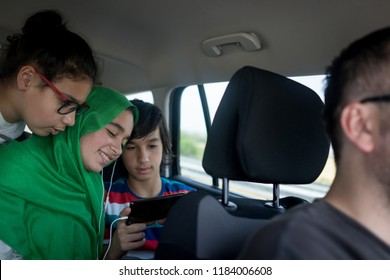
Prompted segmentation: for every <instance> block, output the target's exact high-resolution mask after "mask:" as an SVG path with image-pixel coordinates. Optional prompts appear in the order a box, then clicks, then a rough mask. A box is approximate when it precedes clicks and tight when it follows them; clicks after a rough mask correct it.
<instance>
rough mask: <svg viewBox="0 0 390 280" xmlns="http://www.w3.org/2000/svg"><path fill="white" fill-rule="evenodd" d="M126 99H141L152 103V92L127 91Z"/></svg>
mask: <svg viewBox="0 0 390 280" xmlns="http://www.w3.org/2000/svg"><path fill="white" fill-rule="evenodd" d="M126 97H127V99H129V100H132V99H141V100H143V101H145V102H149V103H152V104H154V99H153V94H152V92H151V91H142V92H137V93H128V94H126Z"/></svg>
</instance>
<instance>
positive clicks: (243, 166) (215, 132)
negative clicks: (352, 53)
mask: <svg viewBox="0 0 390 280" xmlns="http://www.w3.org/2000/svg"><path fill="white" fill-rule="evenodd" d="M322 110H323V102H322V101H321V99H320V97H319V96H318V95H317V94H316V93H315V92H314V91H313V90H311V89H309V88H308V87H306V86H304V85H302V84H300V83H298V82H295V81H293V80H291V79H289V78H287V77H284V76H282V75H279V74H276V73H272V72H269V71H266V70H262V69H257V68H254V67H250V66H246V67H244V68H242V69H240V70H238V71H237V72H236V73H235V74H234V75H233V77H232V78H231V80H230V82H229V84H228V87H227V88H226V91H225V93H224V96H223V98H222V100H221V103H220V104H219V107H218V109H217V112H216V114H215V117H214V120H213V123H212V125H211V129H210V131H209V134H208V139H207V143H206V148H205V152H204V156H203V167H204V169H205V171H206V172H207V173H208V174H209V175H211V176H212V177H214V178H219V179H222V180H223V186H222V187H223V194H222V197H221V205H222V206H223V207H219V206H220V205H218V203H219V202H218V201H217V200H216V199H214V200H212V197H209V198H207V201H208V203H203V202H204V201H205V199H206V198H204V197H202V196H200V195H199V196H198V195H196V194H191V196H189V197H188V199H187V200H185V198H182V200H183V201H182V203H180V204H179V203H177V205H174V206H173V208H172V209H171V212H170V213H169V215H168V217H167V221H166V224H165V227H164V231H163V232H162V236H161V238H160V241H159V246H158V248H157V251H156V258H157V259H177V258H181V257H185V258H190V259H191V258H193V259H198V258H202V259H213V258H216V259H226V258H234V257H235V255H236V254H238V252H239V251H238V250H237V251H236V250H235V249H234V250H233V249H232V251H230V252H229V253H226V252H224V251H223V250H222V248H223V247H224V246H232V247H233V248H238V247H240V246H241V245H242V244H243V243H244V241H245V238H246V237H247V236H249V235H250V234H251V233H252V231H253V230H254V228H255V226H256V225H257V226H259V225H261V224H262V223H264V221H265V220H264V219H249V220H248V218H247V217H249V216H250V213H248V215H245V213H244V215H242V213H241V217H235V218H234V219H233V217H232V216H233V215H232V214H233V212H235V211H237V205H235V204H234V203H232V202H231V201H230V200H229V181H230V180H238V181H249V182H258V183H270V184H273V190H274V191H273V199H272V201H265V202H264V203H265V206H266V207H268V208H269V209H273V210H275V212H278V213H281V212H283V211H285V210H286V209H288V208H291V207H293V206H295V205H296V204H299V203H302V202H305V201H304V200H303V199H300V198H299V197H285V198H282V199H281V198H280V196H279V186H280V184H306V183H311V182H313V181H314V180H315V179H316V178H317V177H318V176H319V174H320V173H321V171H322V169H323V167H324V165H325V163H326V160H327V156H328V153H329V146H330V143H329V140H328V138H327V136H326V133H325V129H324V127H323V123H322ZM218 207H219V208H218ZM238 207H239V206H238ZM214 208H215V209H214ZM216 209H219V210H216ZM221 209H222V210H223V211H222V210H221ZM238 210H239V209H238ZM213 211H216V212H215V213H218V215H215V213H213ZM217 211H218V212H217ZM240 219H241V221H242V224H240V223H241V222H240ZM225 222H226V224H230V223H231V224H235V226H229V227H222V226H220V225H221V224H225ZM215 225H219V228H221V230H218V227H217V228H216V227H215ZM237 228H238V229H240V231H241V232H240V234H237V232H236V230H237ZM243 233H244V234H243ZM215 234H217V235H218V236H219V238H215V237H214V235H215ZM208 236H211V237H210V238H211V240H213V242H216V243H218V244H217V245H215V246H210V241H209V240H207V239H208ZM184 239H187V240H186V241H183V240H184ZM178 252H182V253H183V252H185V254H178ZM200 252H203V253H202V254H200Z"/></svg>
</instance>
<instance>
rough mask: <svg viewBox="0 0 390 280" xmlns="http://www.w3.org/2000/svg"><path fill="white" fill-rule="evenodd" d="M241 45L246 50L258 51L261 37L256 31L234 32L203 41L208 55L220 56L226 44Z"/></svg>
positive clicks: (204, 49) (203, 46)
mask: <svg viewBox="0 0 390 280" xmlns="http://www.w3.org/2000/svg"><path fill="white" fill-rule="evenodd" d="M231 44H235V45H239V46H241V47H242V48H243V49H244V50H245V51H257V50H260V49H261V43H260V40H259V38H257V36H256V35H255V34H254V33H245V32H240V33H234V34H228V35H223V36H219V37H215V38H211V39H207V40H204V41H203V42H202V48H203V51H204V53H205V54H206V55H208V56H220V55H221V54H222V47H223V46H224V45H231Z"/></svg>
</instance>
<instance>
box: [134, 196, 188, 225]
mask: <svg viewBox="0 0 390 280" xmlns="http://www.w3.org/2000/svg"><path fill="white" fill-rule="evenodd" d="M184 195H185V193H177V194H171V195H166V196H159V197H153V198H145V199H139V200H135V201H132V202H130V208H131V212H130V214H129V217H128V219H127V224H128V225H129V224H133V223H145V222H153V221H156V220H160V219H164V218H166V217H167V215H168V212H169V210H170V209H171V207H172V206H173V204H175V202H176V201H177V200H178V199H180V198H181V197H182V196H184Z"/></svg>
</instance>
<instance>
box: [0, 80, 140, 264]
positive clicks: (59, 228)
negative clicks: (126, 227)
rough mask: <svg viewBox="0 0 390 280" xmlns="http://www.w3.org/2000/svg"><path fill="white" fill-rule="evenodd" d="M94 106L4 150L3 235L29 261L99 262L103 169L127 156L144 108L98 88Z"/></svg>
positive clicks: (0, 155)
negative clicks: (65, 124)
mask: <svg viewBox="0 0 390 280" xmlns="http://www.w3.org/2000/svg"><path fill="white" fill-rule="evenodd" d="M87 104H88V105H89V107H90V109H89V110H88V111H87V112H85V113H84V114H82V115H80V116H78V117H77V118H76V123H75V125H74V126H72V127H69V128H67V129H66V130H65V131H64V132H62V133H60V134H58V135H57V136H52V135H50V136H47V137H40V136H37V135H32V136H31V137H30V138H29V139H27V140H25V141H23V142H16V141H14V142H11V143H9V144H6V145H2V147H0V162H1V165H2V166H1V168H0V240H1V241H2V242H4V243H5V244H7V245H8V246H9V247H10V248H12V250H14V251H16V252H17V253H18V254H20V256H21V257H22V258H23V259H98V258H99V257H100V256H101V251H102V241H103V233H104V221H103V220H102V219H103V217H104V215H103V184H102V179H101V175H100V174H99V172H100V171H101V169H102V168H103V167H104V166H105V165H108V164H110V163H111V162H113V161H114V160H115V159H116V158H117V157H119V155H120V154H121V153H122V149H121V148H122V147H121V145H123V144H125V143H126V141H127V139H128V138H129V137H130V134H131V131H132V128H133V124H134V123H136V121H137V119H138V110H137V108H136V107H135V106H134V105H132V103H131V102H130V101H128V100H127V98H126V97H125V96H124V95H123V94H121V93H120V92H117V91H115V90H113V89H109V88H104V87H95V88H94V89H93V90H92V91H91V93H90V94H89V96H88V99H87Z"/></svg>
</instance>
